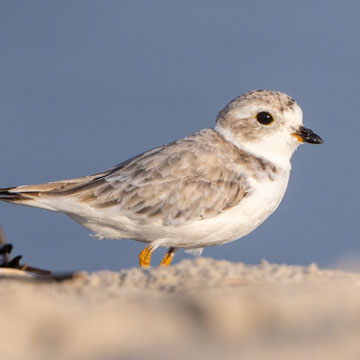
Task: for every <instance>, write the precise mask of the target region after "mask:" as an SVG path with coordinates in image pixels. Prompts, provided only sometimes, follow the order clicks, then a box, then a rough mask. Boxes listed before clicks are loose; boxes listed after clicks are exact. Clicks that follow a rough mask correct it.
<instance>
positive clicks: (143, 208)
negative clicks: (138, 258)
mask: <svg viewBox="0 0 360 360" xmlns="http://www.w3.org/2000/svg"><path fill="white" fill-rule="evenodd" d="M218 136H219V135H218V134H217V133H216V132H215V131H213V130H203V131H202V132H199V133H197V134H194V135H192V136H189V137H187V138H184V139H181V140H179V141H177V142H174V143H172V144H169V145H167V146H163V147H159V148H156V149H154V150H151V151H149V152H146V153H144V154H141V155H139V156H138V157H135V158H133V159H130V160H128V161H126V162H125V163H122V164H120V165H118V166H116V167H115V168H113V169H111V170H109V171H108V172H106V173H102V174H99V176H98V177H95V178H92V180H91V181H90V182H88V183H86V184H84V185H82V186H77V187H74V188H72V189H70V190H68V191H65V192H64V191H61V193H62V194H64V193H67V195H69V196H76V197H77V198H78V199H79V200H81V201H83V202H86V203H88V204H89V205H90V206H92V207H94V208H108V207H114V206H116V207H118V208H119V210H120V211H121V212H123V213H124V214H126V216H128V217H130V218H133V219H139V220H140V219H146V220H149V221H159V220H160V221H161V222H162V223H163V224H164V225H178V224H181V223H183V222H184V221H189V220H197V219H204V218H209V217H212V216H215V215H217V214H219V213H221V212H222V211H226V210H227V209H229V208H231V207H233V206H235V205H237V204H238V203H239V202H240V201H241V199H242V198H243V197H244V196H246V194H247V192H248V190H249V189H248V186H247V184H246V179H245V177H244V175H243V174H241V173H238V171H236V170H234V167H226V166H225V165H224V164H228V163H229V160H230V161H231V158H232V153H231V151H234V149H232V148H231V151H230V149H222V148H220V149H219V148H218V147H219V146H220V145H221V146H220V147H222V146H223V145H224V144H223V143H222V142H221V141H222V140H221V139H218V138H217V137H218ZM215 140H217V142H216V141H215ZM220 140H221V141H220ZM225 145H226V144H225ZM226 150H228V151H226ZM235 168H236V167H235Z"/></svg>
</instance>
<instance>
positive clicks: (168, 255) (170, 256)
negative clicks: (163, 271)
mask: <svg viewBox="0 0 360 360" xmlns="http://www.w3.org/2000/svg"><path fill="white" fill-rule="evenodd" d="M176 251H177V249H176V248H173V247H171V248H169V250H168V251H167V253H166V254H165V256H164V258H163V259H162V261H161V263H160V266H170V264H171V262H172V259H173V258H174V255H175V253H176Z"/></svg>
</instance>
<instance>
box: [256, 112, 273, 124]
mask: <svg viewBox="0 0 360 360" xmlns="http://www.w3.org/2000/svg"><path fill="white" fill-rule="evenodd" d="M255 118H256V120H257V121H258V122H259V123H260V124H263V125H269V124H271V123H272V122H273V121H274V119H273V117H272V116H271V114H269V113H268V112H266V111H262V112H259V113H258V114H257V115H256V116H255Z"/></svg>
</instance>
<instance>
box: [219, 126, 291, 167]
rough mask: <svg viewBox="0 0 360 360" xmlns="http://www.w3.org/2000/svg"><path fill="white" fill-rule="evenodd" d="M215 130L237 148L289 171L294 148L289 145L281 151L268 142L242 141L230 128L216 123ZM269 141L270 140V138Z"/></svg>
mask: <svg viewBox="0 0 360 360" xmlns="http://www.w3.org/2000/svg"><path fill="white" fill-rule="evenodd" d="M215 131H217V132H218V133H219V134H221V135H222V136H223V137H224V138H225V139H226V140H227V141H229V142H231V143H232V144H234V145H235V146H236V147H237V148H239V149H241V150H244V151H247V152H250V153H251V154H253V155H255V156H257V157H260V158H263V159H265V160H268V161H270V162H272V163H273V164H274V165H275V166H277V167H280V168H282V169H283V170H285V171H290V169H291V163H290V159H291V156H292V154H293V152H294V150H295V148H296V147H295V148H294V149H291V148H290V146H289V150H288V151H284V152H281V151H279V149H277V148H275V147H273V146H269V143H264V142H254V141H251V142H250V141H248V142H245V143H244V142H242V141H241V140H239V139H238V138H237V137H236V136H235V135H234V134H233V133H232V132H231V131H230V130H228V129H225V128H223V127H222V126H219V124H216V126H215ZM270 141H271V140H270Z"/></svg>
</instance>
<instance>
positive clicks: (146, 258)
mask: <svg viewBox="0 0 360 360" xmlns="http://www.w3.org/2000/svg"><path fill="white" fill-rule="evenodd" d="M151 253H152V250H151V247H150V246H147V247H146V248H145V249H144V250H143V251H142V252H141V253H140V254H139V262H140V266H141V267H149V266H150V263H151Z"/></svg>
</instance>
